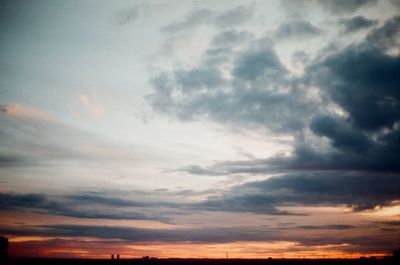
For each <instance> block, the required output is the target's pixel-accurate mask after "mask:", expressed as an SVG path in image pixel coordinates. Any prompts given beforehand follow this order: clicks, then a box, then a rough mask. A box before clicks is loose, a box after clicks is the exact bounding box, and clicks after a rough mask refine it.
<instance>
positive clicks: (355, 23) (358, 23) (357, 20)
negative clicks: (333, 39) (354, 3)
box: [339, 16, 378, 33]
mask: <svg viewBox="0 0 400 265" xmlns="http://www.w3.org/2000/svg"><path fill="white" fill-rule="evenodd" d="M339 23H340V24H341V25H342V26H343V28H344V32H345V33H352V32H355V31H359V30H361V29H366V28H369V27H371V26H374V25H376V24H377V23H378V21H376V20H373V19H367V18H365V17H363V16H355V17H352V18H349V19H344V20H341V21H340V22H339Z"/></svg>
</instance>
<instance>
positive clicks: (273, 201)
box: [203, 172, 400, 214]
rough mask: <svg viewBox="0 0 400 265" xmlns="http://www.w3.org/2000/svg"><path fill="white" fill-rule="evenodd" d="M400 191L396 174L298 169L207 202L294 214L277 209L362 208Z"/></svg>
mask: <svg viewBox="0 0 400 265" xmlns="http://www.w3.org/2000/svg"><path fill="white" fill-rule="evenodd" d="M399 194H400V179H399V178H398V176H397V175H395V174H393V175H369V174H364V175H361V174H350V173H348V174H344V173H339V172H330V173H327V172H325V173H313V174H311V173H296V174H291V175H289V174H288V175H283V176H279V177H271V178H268V179H266V180H263V181H255V182H249V183H245V184H243V185H239V186H236V187H234V188H232V190H230V191H228V192H227V193H226V194H224V195H222V196H216V197H211V198H209V199H208V201H206V202H204V204H203V206H204V207H205V208H206V209H209V210H223V211H227V210H228V211H238V212H255V213H267V214H290V213H287V212H280V211H279V210H277V207H279V206H289V205H290V206H294V205H295V206H300V205H347V206H349V207H352V208H353V210H355V211H359V210H365V209H373V208H374V207H376V206H385V205H390V204H391V202H392V201H394V200H397V199H399Z"/></svg>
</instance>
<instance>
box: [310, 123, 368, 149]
mask: <svg viewBox="0 0 400 265" xmlns="http://www.w3.org/2000/svg"><path fill="white" fill-rule="evenodd" d="M310 129H311V130H312V131H313V132H314V133H315V134H316V135H319V136H325V137H327V138H329V139H330V140H331V142H332V146H333V147H336V148H339V149H341V150H344V151H348V152H356V153H362V152H366V151H367V150H368V148H369V147H370V145H371V143H370V140H369V139H368V137H367V136H366V135H365V134H363V133H362V132H360V131H358V130H356V129H354V128H351V127H350V126H349V125H348V124H347V123H346V121H344V120H340V119H335V118H333V117H330V116H318V117H316V118H314V120H313V121H312V122H311V124H310Z"/></svg>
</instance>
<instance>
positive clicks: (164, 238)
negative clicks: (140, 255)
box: [0, 225, 272, 243]
mask: <svg viewBox="0 0 400 265" xmlns="http://www.w3.org/2000/svg"><path fill="white" fill-rule="evenodd" d="M0 231H1V233H2V234H13V235H38V236H39V235H40V236H56V237H82V236H84V237H95V238H101V239H122V240H125V241H129V242H154V241H158V242H193V243H209V242H213V243H227V242H234V241H265V240H270V239H271V238H272V236H271V233H270V232H269V231H268V230H267V229H265V228H264V229H263V230H261V229H260V228H248V227H247V228H246V227H245V228H243V227H232V228H193V229H144V228H135V227H123V226H81V225H44V226H36V227H27V228H23V229H4V228H3V229H0Z"/></svg>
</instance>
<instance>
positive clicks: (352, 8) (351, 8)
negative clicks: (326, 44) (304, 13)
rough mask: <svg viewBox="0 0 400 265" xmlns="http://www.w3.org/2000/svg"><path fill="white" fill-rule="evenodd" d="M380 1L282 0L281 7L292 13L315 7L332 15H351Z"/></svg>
mask: <svg viewBox="0 0 400 265" xmlns="http://www.w3.org/2000/svg"><path fill="white" fill-rule="evenodd" d="M377 2H378V0H282V1H281V5H282V6H283V7H285V8H286V9H287V10H289V11H291V12H297V11H298V10H299V9H300V10H304V9H310V8H313V7H315V6H318V7H320V8H321V9H322V10H323V11H326V12H328V13H331V14H336V15H343V14H351V13H354V12H356V11H358V10H360V9H361V8H363V7H368V6H373V5H375V4H376V3H377Z"/></svg>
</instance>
